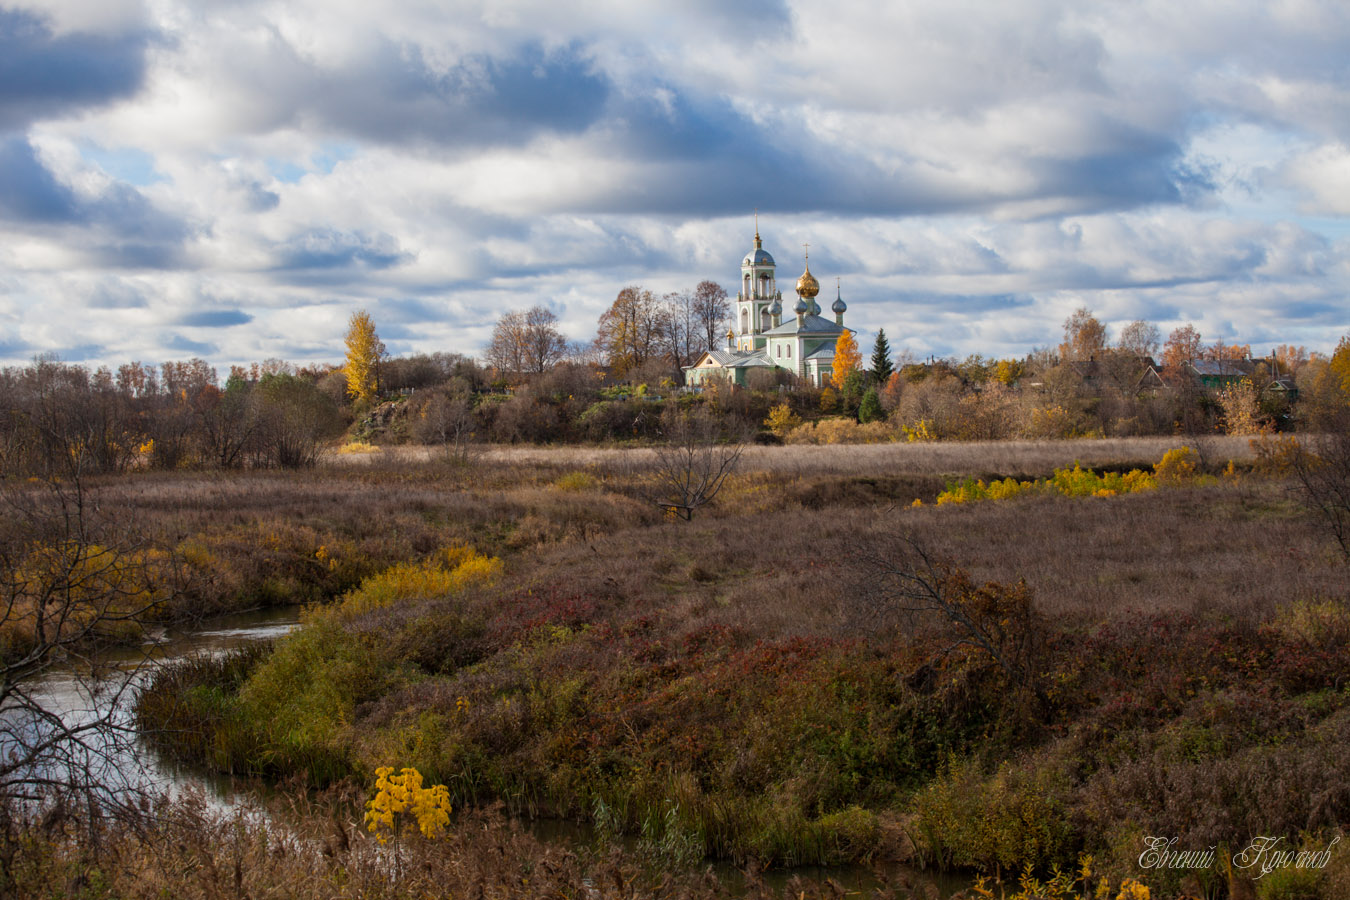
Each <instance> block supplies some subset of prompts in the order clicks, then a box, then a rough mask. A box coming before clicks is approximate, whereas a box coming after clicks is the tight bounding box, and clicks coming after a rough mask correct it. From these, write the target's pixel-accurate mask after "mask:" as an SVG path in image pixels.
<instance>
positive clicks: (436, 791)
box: [366, 766, 450, 844]
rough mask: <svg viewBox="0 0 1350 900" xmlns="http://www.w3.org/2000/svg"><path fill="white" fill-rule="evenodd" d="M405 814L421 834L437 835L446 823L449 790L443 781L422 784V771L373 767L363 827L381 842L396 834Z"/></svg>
mask: <svg viewBox="0 0 1350 900" xmlns="http://www.w3.org/2000/svg"><path fill="white" fill-rule="evenodd" d="M404 814H408V815H410V816H412V818H413V819H414V820H415V821H416V822H417V828H418V830H420V831H421V832H422V835H423V836H424V837H428V838H438V837H440V836H441V835H442V834H444V833H445V829H446V827H447V826H449V824H450V791H449V789H448V788H446V786H445V785H443V784H438V785H434V786H432V787H423V786H422V773H421V772H419V771H417V770H416V769H403V770H402V771H400V772H399V773H398V774H394V767H393V766H381V767H380V768H378V769H376V770H375V796H373V797H371V798H370V802H369V803H367V804H366V828H367V829H369V830H370V832H371V833H372V834H374V835H375V836H376V837H377V838H378V839H379V841H380V843H381V844H383V843H385V842H386V841H387V840H388V835H389V834H397V833H398V830H399V823H400V818H399V817H400V816H402V815H404Z"/></svg>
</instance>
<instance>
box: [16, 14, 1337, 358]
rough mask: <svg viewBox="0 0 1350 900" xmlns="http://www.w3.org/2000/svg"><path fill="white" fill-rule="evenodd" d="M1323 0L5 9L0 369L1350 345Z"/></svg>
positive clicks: (1332, 67) (1333, 89)
mask: <svg viewBox="0 0 1350 900" xmlns="http://www.w3.org/2000/svg"><path fill="white" fill-rule="evenodd" d="M1347 48H1350V4H1346V3H1344V2H1340V0H1327V2H1318V0H1251V2H1247V0H1208V2H1207V0H1195V2H1188V3H1176V2H1175V0H1102V2H1091V0H1064V2H1055V0H999V2H994V0H983V2H961V0H903V2H899V0H897V2H880V0H867V2H859V0H828V2H823V0H822V2H815V0H783V2H779V0H745V2H730V0H682V2H680V3H670V2H662V3H644V2H641V0H590V2H588V3H586V4H581V3H568V2H558V0H480V2H468V0H466V2H445V0H383V2H380V3H371V2H368V0H290V2H287V0H276V2H254V0H230V2H225V0H215V2H201V3H193V2H186V0H144V2H140V0H0V363H2V364H22V363H24V362H26V361H28V360H31V359H32V357H33V355H34V354H36V353H42V352H56V353H57V354H59V355H60V356H61V357H62V358H63V359H65V360H67V361H72V362H84V363H88V364H90V365H96V364H104V363H106V364H110V365H114V366H115V365H117V364H119V363H121V362H125V361H128V360H132V359H136V360H142V361H146V362H158V361H163V360H166V359H185V358H188V357H192V356H200V357H203V358H205V359H207V360H209V361H210V362H212V363H213V364H215V365H217V366H220V367H222V368H223V367H224V366H226V365H228V364H230V363H238V362H247V361H253V360H262V359H265V358H268V357H280V358H283V359H287V360H291V361H294V362H309V361H324V360H327V361H334V362H336V361H339V360H340V359H341V356H342V343H341V342H342V337H343V334H344V332H345V330H346V322H347V319H348V317H349V316H350V315H351V313H352V312H353V311H354V310H357V309H361V308H364V309H367V310H369V311H370V313H371V314H372V316H373V317H374V318H375V321H376V324H377V327H378V329H379V331H380V334H381V336H382V337H383V338H384V340H385V342H386V343H387V344H388V346H389V349H390V351H391V352H393V353H395V354H405V353H409V352H416V351H426V352H430V351H436V350H448V351H456V352H462V353H468V354H475V353H477V352H478V351H479V350H480V349H481V347H482V345H483V344H484V342H485V341H486V338H487V336H488V334H489V332H490V331H491V327H492V323H493V321H494V320H495V319H496V318H497V316H498V315H500V314H501V313H502V312H504V311H508V310H511V309H519V308H524V307H527V306H530V305H533V304H536V303H544V304H547V305H549V306H550V307H551V308H552V309H553V310H554V311H555V312H556V313H557V314H558V315H559V317H560V319H561V320H562V323H563V325H564V329H565V331H566V332H567V333H568V336H569V337H571V338H573V339H576V340H586V339H589V338H590V337H591V336H593V334H594V329H595V323H596V319H597V317H598V316H599V315H600V313H601V312H602V311H603V310H604V309H605V308H606V307H607V306H608V305H609V303H610V302H611V301H612V300H613V299H614V296H615V294H616V293H617V292H618V290H619V289H620V288H621V287H623V286H624V285H627V284H641V285H644V286H646V287H648V288H651V289H652V290H654V291H656V292H658V293H663V292H665V291H670V290H677V289H686V288H691V287H692V286H693V285H694V284H696V283H697V282H698V281H700V280H702V279H705V278H712V279H714V280H717V281H719V282H721V283H722V284H723V285H725V286H726V287H727V288H728V289H730V290H733V291H734V288H735V285H736V281H737V277H738V272H739V262H740V258H741V257H742V256H743V255H744V253H745V252H746V251H747V250H748V249H749V248H750V246H751V238H752V234H753V221H752V214H753V211H754V210H756V209H758V210H759V214H760V231H761V233H762V235H763V237H764V241H765V247H766V249H768V250H769V251H770V252H771V253H773V254H774V255H775V257H776V258H777V260H778V263H779V269H780V278H781V279H782V283H783V284H790V283H791V281H792V280H795V278H796V276H797V275H798V274H800V271H801V259H802V257H801V245H802V243H803V242H808V241H809V242H810V244H811V266H812V271H813V272H814V273H815V274H816V275H817V276H818V277H819V278H820V280H821V282H822V284H826V285H829V286H830V288H831V290H828V293H830V294H833V290H832V288H833V284H834V280H835V278H836V277H837V278H839V279H841V280H842V284H843V295H844V299H845V300H846V301H848V303H849V314H848V322H849V324H851V325H853V326H854V327H855V328H858V329H859V330H860V331H861V332H862V333H863V338H864V340H865V341H867V342H870V340H871V336H872V335H873V334H874V333H875V330H876V329H877V328H878V327H884V328H885V329H886V332H887V335H888V336H889V337H890V339H891V343H892V346H893V347H895V348H896V349H901V348H909V349H910V350H911V351H912V352H913V353H914V354H915V355H916V356H923V355H927V354H930V353H931V354H937V355H955V356H965V355H967V354H969V353H976V352H978V353H983V354H985V355H987V356H1008V355H1015V356H1020V355H1023V354H1025V353H1027V352H1028V351H1030V350H1032V349H1033V348H1035V347H1038V346H1046V345H1050V344H1053V343H1056V342H1057V341H1058V340H1059V339H1060V336H1061V326H1062V323H1063V321H1064V319H1065V317H1066V316H1067V315H1069V314H1070V313H1071V312H1072V311H1073V310H1074V309H1075V308H1077V307H1079V306H1087V307H1089V308H1090V309H1092V310H1093V311H1094V312H1095V313H1096V314H1097V315H1098V317H1099V318H1101V319H1102V320H1103V321H1105V322H1107V323H1108V324H1109V325H1110V326H1111V329H1112V334H1113V335H1114V334H1117V333H1119V330H1120V328H1121V327H1122V326H1123V325H1125V324H1126V323H1128V322H1130V321H1132V320H1134V319H1138V318H1143V319H1148V320H1151V321H1154V322H1156V323H1157V324H1158V325H1159V326H1160V327H1161V328H1162V330H1163V333H1164V334H1166V333H1167V332H1168V331H1169V330H1171V329H1172V328H1174V327H1176V326H1178V325H1181V324H1183V323H1186V322H1193V323H1194V324H1195V326H1196V327H1197V328H1198V329H1199V330H1200V332H1201V333H1202V334H1203V335H1204V337H1205V338H1206V339H1207V340H1210V341H1212V340H1215V339H1223V340H1225V341H1227V342H1237V343H1251V344H1252V345H1253V349H1254V350H1259V351H1261V352H1265V351H1266V350H1268V349H1269V348H1270V347H1272V346H1274V345H1275V344H1279V343H1294V344H1304V345H1307V346H1308V347H1309V349H1313V350H1322V351H1327V350H1330V349H1331V348H1332V347H1333V346H1334V345H1335V343H1336V340H1337V339H1338V337H1339V336H1340V335H1342V334H1345V333H1346V332H1347V331H1350V303H1348V302H1347V297H1348V296H1350V227H1348V226H1350V218H1347V217H1348V216H1350V149H1347V144H1350V53H1348V52H1347Z"/></svg>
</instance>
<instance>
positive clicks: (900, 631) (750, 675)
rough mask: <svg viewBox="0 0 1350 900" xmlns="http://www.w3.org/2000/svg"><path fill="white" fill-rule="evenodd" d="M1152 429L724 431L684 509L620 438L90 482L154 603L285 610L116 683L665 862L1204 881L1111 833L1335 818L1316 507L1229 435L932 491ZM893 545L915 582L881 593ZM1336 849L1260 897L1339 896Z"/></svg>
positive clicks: (1339, 780) (1305, 832) (355, 776)
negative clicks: (277, 621) (953, 437)
mask: <svg viewBox="0 0 1350 900" xmlns="http://www.w3.org/2000/svg"><path fill="white" fill-rule="evenodd" d="M1182 443H1184V442H1183V441H1179V440H1176V439H1171V440H1163V439H1131V440H1109V441H1082V442H1034V443H1033V442H1026V443H1002V444H957V445H949V444H913V445H899V444H896V445H869V446H840V447H819V446H789V447H753V448H750V449H748V450H747V452H746V454H745V456H744V458H743V464H742V465H741V467H740V468H739V469H738V470H737V471H736V473H735V474H733V475H732V477H731V478H730V479H729V480H728V481H727V483H726V485H725V486H724V488H723V489H722V492H721V493H720V494H719V495H718V497H717V498H716V500H715V501H714V502H713V503H711V504H710V505H708V506H707V507H705V508H703V509H700V510H697V511H696V513H695V514H694V516H693V518H692V520H691V521H687V522H686V521H683V520H680V519H677V518H670V517H668V516H667V515H665V514H664V513H663V512H662V510H661V508H660V507H659V506H658V501H659V500H661V499H662V498H661V493H660V488H659V480H658V479H657V478H656V472H655V471H654V469H655V467H656V465H657V460H656V458H655V453H654V451H653V450H651V449H644V448H635V449H625V450H611V449H575V448H559V449H552V448H506V447H499V448H489V449H487V450H486V451H484V452H483V453H482V454H480V455H478V456H477V457H475V458H473V459H471V460H468V461H464V460H453V459H447V458H445V457H444V456H441V455H438V454H431V453H429V452H427V451H417V450H389V449H386V450H384V451H381V452H379V453H372V454H344V455H342V456H333V457H330V458H328V459H325V460H324V461H323V462H321V464H320V465H319V466H318V467H316V468H315V469H312V470H307V471H299V472H288V473H268V472H263V473H245V474H235V475H203V474H200V473H190V472H186V473H183V472H175V473H144V474H141V475H137V476H135V477H125V478H119V479H110V480H107V481H105V482H103V483H100V484H98V485H96V490H97V494H98V497H99V503H100V504H101V506H102V508H104V509H111V510H116V511H117V514H118V515H121V516H124V517H127V518H129V519H131V520H133V521H135V522H137V523H138V524H139V525H140V526H141V527H143V528H144V529H145V530H147V531H148V532H150V533H151V534H153V535H154V536H155V537H157V538H158V540H159V541H160V542H161V543H162V544H165V545H168V546H171V547H173V548H174V549H176V550H177V552H178V554H179V556H180V557H181V558H182V559H183V560H184V562H185V564H186V565H187V567H188V568H189V570H190V571H191V572H192V574H193V580H192V582H191V584H192V588H191V590H190V591H189V593H188V595H187V599H186V601H185V604H184V607H183V609H181V610H180V612H182V613H183V614H194V613H202V612H205V611H213V610H223V609H239V608H246V607H248V606H257V605H266V604H270V603H282V602H293V601H295V600H303V601H306V602H314V603H316V605H315V606H313V607H312V608H311V610H310V611H309V612H307V613H306V618H305V621H306V627H305V628H303V629H302V630H301V631H300V632H299V633H297V634H296V635H294V636H292V637H291V638H288V639H286V640H284V641H282V642H280V643H279V644H278V645H277V647H276V648H275V650H273V651H271V652H269V653H266V654H261V655H257V654H255V655H254V656H253V657H250V658H247V659H243V658H240V659H237V660H225V661H223V662H213V661H201V662H199V663H197V664H194V665H192V666H188V667H186V668H184V669H181V670H178V671H173V672H169V673H167V674H166V675H165V677H164V678H162V679H161V680H160V682H159V683H158V684H157V685H156V686H155V688H154V689H153V690H151V691H150V692H149V693H148V694H147V696H146V699H145V701H144V702H143V704H142V707H141V711H140V714H141V717H142V721H143V722H144V723H145V724H146V725H147V727H150V728H151V729H152V730H154V731H156V732H158V733H159V734H160V740H161V743H162V745H163V747H164V748H165V749H166V750H167V751H168V752H172V753H177V754H178V755H179V756H180V757H182V759H183V760H184V761H185V762H188V763H190V764H192V765H205V766H211V767H218V768H221V769H229V770H232V771H249V772H255V773H258V774H260V775H264V776H266V777H270V778H279V777H289V776H294V775H302V776H304V777H305V778H306V779H308V780H309V781H311V782H314V781H317V782H321V783H337V784H346V785H348V786H349V789H352V786H355V789H356V790H364V786H365V785H368V784H370V781H371V779H372V777H373V773H374V771H375V769H376V768H377V767H379V766H384V765H391V766H395V767H400V766H413V767H416V768H417V769H418V770H419V771H420V772H421V773H423V774H424V775H425V776H426V778H427V779H428V781H429V782H432V783H443V784H445V785H447V787H448V790H449V794H450V796H451V797H452V799H453V802H454V804H455V806H457V807H477V806H480V805H482V804H488V803H493V802H502V803H504V804H505V805H506V808H507V809H508V810H509V811H510V812H511V813H513V814H516V815H550V816H562V817H568V818H573V819H578V820H582V821H585V822H588V823H589V824H590V825H591V826H592V827H594V828H595V829H596V830H597V831H598V832H599V833H601V834H616V835H617V834H625V835H629V836H631V838H632V840H634V841H635V842H637V844H638V845H639V846H640V847H641V848H642V851H641V853H642V855H644V858H646V859H648V860H649V861H654V862H655V864H656V865H657V866H658V867H665V868H666V869H668V870H675V869H684V868H688V867H689V866H691V865H694V864H696V862H697V861H698V860H699V859H702V858H703V857H704V855H705V854H711V855H714V856H719V857H723V858H729V859H733V860H737V861H740V862H742V863H745V864H753V865H766V864H767V865H787V864H794V863H805V862H811V863H820V862H840V861H866V860H881V859H905V860H908V861H909V862H910V863H912V864H920V865H928V866H937V867H943V868H956V869H963V870H971V871H975V870H978V871H984V872H987V873H1007V872H1016V871H1019V870H1021V869H1022V867H1024V866H1029V867H1031V870H1032V871H1033V872H1036V873H1038V874H1039V875H1040V876H1044V877H1048V876H1049V873H1050V872H1051V871H1052V869H1053V867H1056V866H1058V867H1060V868H1061V869H1069V868H1072V867H1075V866H1077V865H1079V864H1080V862H1081V859H1082V858H1083V857H1084V856H1085V855H1091V856H1093V857H1095V859H1096V860H1097V862H1096V863H1095V864H1094V866H1095V869H1094V871H1096V872H1098V873H1099V874H1100V875H1101V876H1104V877H1107V878H1108V879H1111V883H1112V884H1119V883H1121V881H1122V880H1123V879H1125V878H1142V877H1144V876H1145V875H1147V876H1148V878H1149V883H1150V884H1151V885H1152V886H1153V890H1154V893H1153V895H1152V896H1154V897H1170V896H1180V895H1182V894H1185V893H1187V892H1189V894H1190V895H1194V896H1205V897H1215V898H1217V897H1222V896H1225V895H1226V894H1227V892H1229V891H1239V892H1240V891H1244V890H1246V889H1247V887H1248V886H1247V885H1245V883H1243V882H1242V879H1241V878H1237V879H1236V880H1231V879H1229V877H1228V875H1226V874H1224V873H1221V872H1219V871H1217V870H1216V871H1214V872H1208V873H1204V874H1201V875H1196V874H1194V873H1189V874H1188V873H1184V872H1166V873H1156V872H1151V873H1142V872H1140V870H1139V869H1138V866H1137V864H1136V861H1137V859H1138V856H1139V852H1140V849H1141V846H1140V841H1141V839H1142V836H1143V835H1147V834H1160V833H1161V834H1169V835H1175V836H1177V837H1178V840H1180V841H1182V842H1183V845H1185V846H1190V845H1195V846H1199V847H1207V846H1211V845H1218V844H1221V843H1222V844H1225V845H1226V846H1232V845H1235V844H1236V842H1238V841H1240V840H1244V839H1245V838H1246V837H1247V836H1248V835H1250V834H1257V833H1276V834H1282V835H1287V836H1288V840H1289V841H1291V842H1292V843H1294V844H1296V845H1302V846H1307V847H1309V848H1315V847H1317V846H1320V845H1321V844H1325V842H1326V840H1328V839H1329V837H1330V835H1331V834H1332V833H1333V830H1334V829H1335V828H1336V827H1337V826H1338V825H1339V824H1341V823H1344V822H1347V821H1350V800H1348V799H1346V798H1345V797H1342V796H1341V795H1339V794H1328V793H1326V790H1325V785H1329V784H1343V783H1350V762H1347V760H1346V759H1345V758H1344V755H1343V754H1341V753H1339V752H1335V751H1334V750H1333V748H1335V747H1340V746H1343V744H1344V741H1345V740H1350V702H1347V701H1348V700H1350V694H1347V684H1346V681H1345V677H1344V673H1345V672H1346V671H1347V670H1350V607H1348V606H1347V601H1348V600H1350V598H1348V597H1347V588H1346V585H1347V578H1346V574H1347V568H1346V562H1345V560H1344V559H1343V557H1342V556H1341V555H1340V554H1339V551H1338V550H1337V548H1336V545H1335V543H1334V542H1333V541H1332V540H1330V538H1329V537H1328V535H1327V533H1326V528H1325V525H1324V523H1323V522H1322V520H1320V519H1319V518H1317V517H1316V516H1315V515H1314V514H1313V513H1311V512H1310V511H1309V510H1308V509H1307V508H1305V507H1304V505H1303V504H1302V503H1301V501H1300V499H1299V496H1298V494H1297V492H1296V491H1295V490H1294V485H1293V483H1292V482H1291V481H1289V480H1288V479H1287V478H1285V477H1283V476H1281V475H1278V474H1276V475H1271V474H1260V473H1258V472H1257V471H1256V470H1254V469H1253V467H1252V465H1251V460H1252V457H1253V453H1252V450H1251V448H1250V447H1249V446H1248V445H1247V442H1246V441H1240V440H1230V439H1207V440H1206V441H1205V444H1204V446H1203V447H1202V448H1201V449H1202V451H1203V452H1202V454H1201V456H1202V462H1203V463H1204V465H1203V466H1202V471H1201V472H1200V473H1198V474H1197V475H1196V476H1194V477H1190V476H1188V477H1187V478H1186V479H1183V480H1182V481H1179V482H1177V483H1175V484H1173V485H1172V486H1166V487H1159V488H1157V489H1154V490H1148V491H1145V492H1142V493H1134V494H1126V495H1121V496H1103V497H1095V496H1063V495H1059V494H1054V493H1048V492H1039V493H1030V494H1027V495H1025V496H1018V497H1014V498H1012V499H1007V500H989V501H983V502H969V503H958V504H942V505H936V504H935V503H934V500H935V498H936V497H937V495H938V494H939V492H941V491H942V490H943V489H944V487H945V486H947V485H948V483H949V482H951V481H952V480H954V479H957V478H962V477H982V478H988V477H992V476H1000V477H1002V476H1009V475H1011V476H1016V477H1018V478H1022V479H1035V478H1044V477H1047V476H1049V475H1051V473H1052V472H1053V471H1054V470H1055V469H1057V468H1062V467H1067V466H1071V465H1072V464H1073V463H1074V462H1075V461H1078V462H1081V463H1082V464H1084V465H1086V466H1097V467H1102V468H1105V469H1110V470H1120V469H1124V468H1133V467H1143V468H1147V467H1148V466H1150V465H1152V464H1153V463H1155V462H1157V461H1158V459H1159V458H1161V457H1162V455H1163V454H1164V452H1166V451H1167V450H1169V449H1172V448H1174V447H1177V446H1179V445H1181V444H1182ZM1230 460H1232V461H1234V463H1235V465H1234V466H1233V467H1231V468H1230V471H1229V474H1228V475H1226V476H1224V475H1221V474H1220V472H1221V471H1222V470H1223V469H1224V468H1225V467H1226V466H1227V464H1228V462H1229V461H1230ZM1204 470H1208V471H1207V472H1206V471H1204ZM916 500H918V501H921V502H920V504H919V505H917V506H916V505H915V503H914V501H916ZM457 546H461V547H462V546H467V547H471V548H473V550H474V551H475V552H474V553H473V554H469V555H468V556H466V555H465V554H466V553H467V551H460V550H453V551H451V552H450V553H449V554H447V553H446V548H454V547H457ZM915 547H918V548H921V549H922V550H923V551H924V552H926V553H928V554H929V555H930V557H931V558H932V559H933V560H935V561H936V562H935V563H934V564H933V566H932V567H929V568H925V567H924V565H922V564H921V562H920V561H919V560H918V558H917V557H915V556H914V548H915ZM446 560H451V562H446ZM466 567H467V568H466ZM892 570H896V571H903V572H905V573H909V574H911V575H913V576H914V577H916V578H917V579H919V580H918V582H916V583H919V584H922V585H926V586H927V587H929V588H931V589H932V590H933V591H934V592H935V594H934V596H936V597H938V598H939V600H940V603H939V604H938V605H933V604H931V603H930V604H929V605H928V606H926V607H924V608H921V609H918V610H914V609H911V608H909V607H912V606H913V605H914V604H913V603H912V599H913V598H912V597H910V598H909V599H906V596H905V595H902V594H897V593H896V592H895V591H894V589H893V588H894V582H893V581H887V578H888V577H890V576H888V574H887V572H888V571H892ZM924 579H927V580H926V581H925V580H924ZM920 606H922V604H920ZM1009 660H1013V662H1009ZM1319 784H1320V785H1323V787H1322V788H1318V787H1317V786H1318V785H1319ZM491 827H493V828H495V827H498V826H496V825H493V826H491ZM1319 842H1321V844H1319ZM417 852H419V853H420V852H422V850H420V849H419V850H418V851H417ZM475 852H476V851H475ZM531 852H534V851H531ZM1338 865H1340V868H1335V867H1333V868H1332V869H1331V870H1329V871H1327V872H1322V871H1321V870H1319V871H1318V872H1317V873H1312V874H1306V873H1305V874H1306V877H1304V876H1300V877H1304V882H1298V883H1294V882H1293V881H1289V882H1288V884H1289V885H1290V889H1291V890H1294V889H1297V890H1305V889H1306V892H1305V893H1304V894H1297V893H1292V894H1286V895H1272V896H1290V897H1294V896H1307V897H1313V898H1331V897H1334V896H1336V894H1335V893H1334V892H1330V891H1332V886H1333V885H1334V883H1335V881H1334V879H1335V878H1336V877H1337V873H1339V875H1345V873H1346V868H1345V866H1344V865H1343V864H1338ZM569 871H570V870H569ZM571 877H573V876H572V875H568V876H567V878H571ZM1094 877H1095V876H1094ZM1281 877H1283V876H1281ZM1318 879H1321V880H1318ZM1305 882H1306V883H1305ZM1270 883H1275V882H1270ZM672 885H674V882H670V884H669V885H668V887H670V886H672ZM649 887H650V886H649ZM690 889H691V888H688V886H687V885H686V887H685V888H681V890H690ZM671 890H672V891H673V890H674V888H673V887H671ZM1113 890H1114V889H1113ZM652 891H653V895H659V894H660V891H657V890H656V889H655V888H652ZM1010 893H1011V892H1010ZM617 895H620V894H616V896H617ZM689 895H690V896H693V895H694V894H689ZM1238 895H1239V896H1240V894H1238ZM399 896H403V895H402V894H400V895H399ZM1112 896H1114V893H1113V894H1112Z"/></svg>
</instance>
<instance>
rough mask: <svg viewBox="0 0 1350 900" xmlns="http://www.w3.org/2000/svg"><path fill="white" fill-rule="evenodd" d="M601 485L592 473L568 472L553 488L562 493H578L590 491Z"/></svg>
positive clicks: (554, 483)
mask: <svg viewBox="0 0 1350 900" xmlns="http://www.w3.org/2000/svg"><path fill="white" fill-rule="evenodd" d="M599 483H600V482H599V481H597V480H596V478H595V476H594V475H592V474H591V473H590V472H568V473H567V474H566V475H563V476H562V477H560V478H559V479H558V480H557V481H555V482H553V486H554V487H555V488H557V489H558V490H560V491H568V492H578V491H589V490H591V489H593V488H594V487H595V486H596V485H598V484H599Z"/></svg>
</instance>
